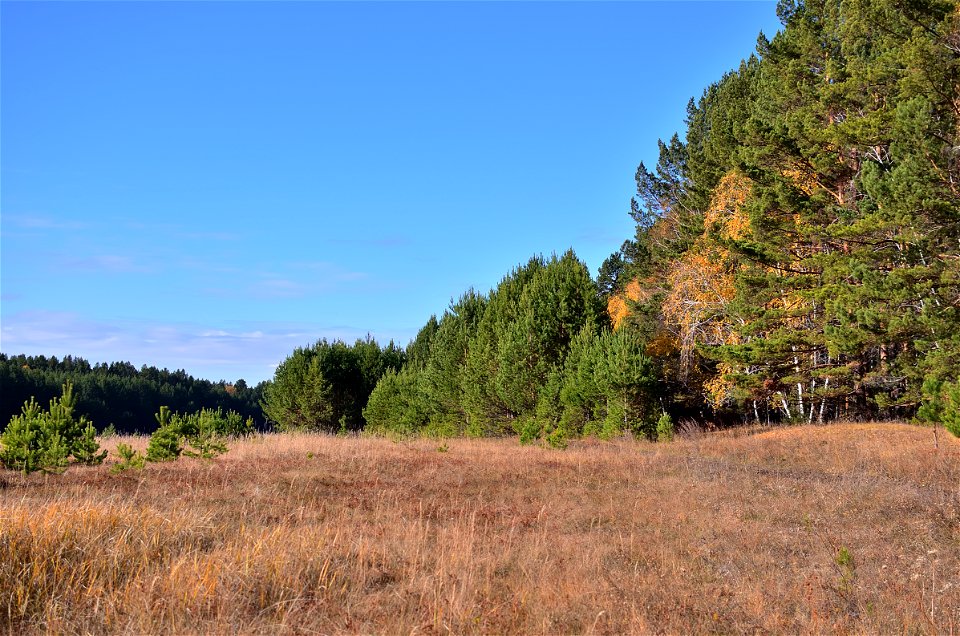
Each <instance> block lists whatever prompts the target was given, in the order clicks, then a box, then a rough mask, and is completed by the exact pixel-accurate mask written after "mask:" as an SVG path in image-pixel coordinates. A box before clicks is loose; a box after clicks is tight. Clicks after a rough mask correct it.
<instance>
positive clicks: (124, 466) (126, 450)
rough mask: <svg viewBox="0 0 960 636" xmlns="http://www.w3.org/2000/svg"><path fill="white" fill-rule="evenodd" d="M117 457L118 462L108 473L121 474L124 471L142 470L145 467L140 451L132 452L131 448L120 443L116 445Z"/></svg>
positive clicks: (144, 459) (144, 460)
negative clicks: (118, 458)
mask: <svg viewBox="0 0 960 636" xmlns="http://www.w3.org/2000/svg"><path fill="white" fill-rule="evenodd" d="M117 455H119V456H120V461H119V462H117V463H116V464H114V465H113V467H112V468H111V469H110V472H111V473H113V474H117V473H122V472H123V471H125V470H129V469H131V468H132V469H136V470H142V469H143V467H144V466H145V465H146V458H145V457H144V456H143V455H142V454H141V453H140V451H135V450H133V447H132V446H129V445H128V444H124V443H122V442H121V443H120V444H117Z"/></svg>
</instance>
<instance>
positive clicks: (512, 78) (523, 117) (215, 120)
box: [0, 1, 779, 383]
mask: <svg viewBox="0 0 960 636" xmlns="http://www.w3.org/2000/svg"><path fill="white" fill-rule="evenodd" d="M0 25H2V26H0V29H2V31H0V55H2V57H0V179H2V181H0V301H2V304H0V349H2V351H3V352H5V353H8V354H15V353H28V354H45V355H57V356H63V355H66V354H73V355H79V356H82V357H84V358H87V359H89V360H90V361H91V362H101V361H114V360H128V361H130V362H132V363H134V364H135V365H137V366H139V365H142V364H149V365H155V366H159V367H168V368H171V369H178V368H183V369H185V370H186V371H187V372H188V373H191V374H192V375H195V376H198V377H205V378H209V379H213V380H217V379H226V380H235V379H239V378H241V377H242V378H244V379H246V380H247V381H248V382H251V383H253V382H257V381H260V380H263V379H268V378H270V377H272V375H273V369H274V367H275V366H276V364H277V363H279V362H280V361H281V360H283V358H284V357H286V356H287V355H288V354H289V353H290V352H291V351H292V350H293V349H294V348H295V347H297V346H302V345H307V344H310V343H312V342H314V341H316V340H317V339H319V338H321V337H327V338H342V339H345V340H348V341H352V340H354V339H355V338H357V337H362V336H364V335H365V334H367V333H370V334H372V335H373V336H374V337H376V338H377V339H378V340H379V341H381V342H386V341H388V340H390V339H391V338H392V339H394V340H396V341H397V342H399V343H401V344H406V343H407V341H408V340H409V339H410V338H411V337H413V336H414V335H415V334H416V332H417V330H418V329H419V327H420V326H421V325H423V323H424V322H426V320H427V318H429V316H430V315H431V314H438V315H439V314H441V313H442V312H443V310H444V309H445V308H446V307H447V305H448V304H449V302H450V299H451V298H452V297H456V296H459V295H460V293H461V292H463V291H464V290H466V289H467V288H469V287H471V286H472V287H475V288H477V289H479V290H482V291H486V290H488V289H489V288H491V287H492V286H494V285H496V283H497V282H498V281H499V280H500V278H502V277H503V275H504V274H506V273H507V272H508V271H509V270H510V269H511V268H513V267H514V266H516V265H517V264H519V263H521V262H525V261H526V260H527V259H528V258H529V257H530V256H531V255H533V254H536V253H543V254H550V253H551V252H562V251H564V250H565V249H567V248H568V247H573V248H574V249H575V250H576V252H577V254H578V255H579V256H580V258H581V259H583V260H584V261H585V262H586V263H587V265H588V266H589V267H590V270H591V272H593V273H596V270H597V268H598V267H599V265H600V264H601V263H602V262H603V259H604V258H606V256H608V255H609V254H610V253H611V252H613V251H614V250H616V249H617V248H618V247H619V245H620V243H621V242H622V241H623V240H624V239H626V238H628V237H629V236H630V235H632V223H631V221H630V218H629V217H628V215H627V212H628V209H629V200H630V197H631V195H632V194H633V192H634V188H635V184H634V181H633V176H634V173H635V171H636V167H637V165H638V164H639V162H640V161H645V162H647V163H648V165H651V164H653V163H655V161H656V153H657V139H658V138H661V137H662V138H667V137H669V136H670V135H671V134H672V133H673V132H675V131H682V129H683V117H684V113H685V106H686V103H687V100H688V99H689V98H690V97H693V96H698V95H699V94H700V93H701V92H702V90H703V89H704V88H705V87H706V86H707V85H708V84H709V83H711V82H713V81H716V80H717V79H719V78H720V77H721V76H722V74H723V73H724V72H726V71H727V70H730V69H732V68H735V67H736V66H737V65H738V64H739V61H740V60H741V59H742V58H744V57H746V56H748V55H749V54H750V53H751V52H752V51H753V48H754V46H755V43H756V37H757V34H758V33H759V32H760V31H761V30H762V31H764V32H765V33H766V34H768V35H772V34H773V33H774V32H775V31H776V30H777V28H778V27H779V23H778V21H777V19H776V8H775V3H774V2H706V1H703V2H610V3H573V2H563V3H550V2H533V3H513V2H471V3H445V2H419V3H401V2H378V3H348V2H332V3H325V2H290V3H252V2H250V3H247V2H222V3H221V2H202V3H191V2H157V3H146V2H129V3H86V2H84V3H48V2H2V4H0Z"/></svg>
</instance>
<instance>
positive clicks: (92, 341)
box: [0, 311, 366, 384]
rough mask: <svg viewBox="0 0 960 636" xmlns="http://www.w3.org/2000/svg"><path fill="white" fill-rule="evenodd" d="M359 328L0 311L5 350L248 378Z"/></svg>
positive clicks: (0, 343)
mask: <svg viewBox="0 0 960 636" xmlns="http://www.w3.org/2000/svg"><path fill="white" fill-rule="evenodd" d="M365 335H366V331H365V330H363V329H357V328H353V327H349V326H336V325H319V324H305V323H279V322H256V323H252V322H247V323H244V322H236V323H231V324H224V325H203V324H192V323H173V324H164V323H158V322H150V321H146V320H117V321H113V320H111V321H109V322H108V321H103V320H91V319H88V318H84V317H82V316H80V315H79V314H76V313H70V312H56V311H24V312H20V313H15V314H11V315H8V316H4V318H3V324H2V327H0V348H2V350H3V351H4V352H5V353H8V354H18V353H24V354H28V355H41V354H42V355H56V356H60V357H62V356H65V355H68V354H69V355H74V356H80V357H82V358H85V359H87V360H88V361H90V362H91V363H97V362H114V361H129V362H131V363H132V364H134V365H135V366H138V367H139V366H142V365H144V364H146V365H149V366H156V367H160V368H163V367H166V368H168V369H181V368H182V369H184V370H186V371H187V373H190V374H191V375H194V376H196V377H203V378H208V379H211V380H221V379H223V380H237V379H240V378H243V379H245V380H246V381H247V382H248V383H250V384H254V383H256V382H259V381H260V380H266V379H269V378H271V377H273V372H274V369H276V367H277V365H278V364H279V363H280V362H282V361H283V360H284V359H285V358H286V357H287V356H288V355H290V354H291V353H292V352H293V350H294V349H295V348H297V347H301V346H308V345H310V344H313V343H314V342H316V341H317V340H319V339H320V338H327V339H330V340H333V339H337V338H340V339H342V340H344V341H347V342H352V341H353V340H355V339H357V338H361V337H363V336H365Z"/></svg>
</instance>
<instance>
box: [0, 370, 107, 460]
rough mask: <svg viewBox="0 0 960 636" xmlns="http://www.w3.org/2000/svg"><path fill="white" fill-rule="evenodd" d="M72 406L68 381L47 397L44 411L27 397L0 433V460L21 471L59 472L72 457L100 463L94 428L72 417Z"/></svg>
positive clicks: (101, 457)
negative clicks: (61, 389)
mask: <svg viewBox="0 0 960 636" xmlns="http://www.w3.org/2000/svg"><path fill="white" fill-rule="evenodd" d="M75 408H76V398H75V397H74V395H73V384H72V383H70V382H67V383H66V384H64V385H63V392H62V394H61V396H60V397H59V398H54V399H52V400H50V408H49V409H47V410H46V411H44V410H42V409H41V408H40V405H39V404H37V402H36V400H34V399H33V398H30V400H28V401H27V402H25V403H24V404H23V407H22V408H21V412H20V414H19V415H15V416H14V417H13V418H11V419H10V422H9V424H7V427H6V429H4V431H3V433H2V434H0V463H2V464H3V465H4V466H6V467H7V468H9V469H11V470H20V471H23V472H24V473H30V472H33V471H36V470H42V471H45V472H62V471H64V470H65V469H66V468H67V466H68V465H69V461H70V457H71V456H72V457H73V458H74V460H75V461H76V462H77V463H83V464H100V463H102V462H103V460H104V458H105V457H106V452H98V451H99V449H100V445H99V443H97V439H96V434H97V432H96V429H95V428H94V427H93V424H92V423H91V422H90V421H89V420H87V418H86V417H84V416H81V417H80V419H77V418H75V417H74V415H73V412H74V409H75Z"/></svg>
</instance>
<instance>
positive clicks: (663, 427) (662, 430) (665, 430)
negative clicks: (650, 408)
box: [657, 413, 673, 442]
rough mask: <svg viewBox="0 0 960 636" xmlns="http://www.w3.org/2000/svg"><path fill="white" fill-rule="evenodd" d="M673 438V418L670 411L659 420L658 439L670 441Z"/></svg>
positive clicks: (659, 440)
mask: <svg viewBox="0 0 960 636" xmlns="http://www.w3.org/2000/svg"><path fill="white" fill-rule="evenodd" d="M672 440H673V420H672V419H671V418H670V415H669V414H668V413H664V414H663V415H661V416H660V419H659V420H657V441H658V442H669V441H672Z"/></svg>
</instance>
